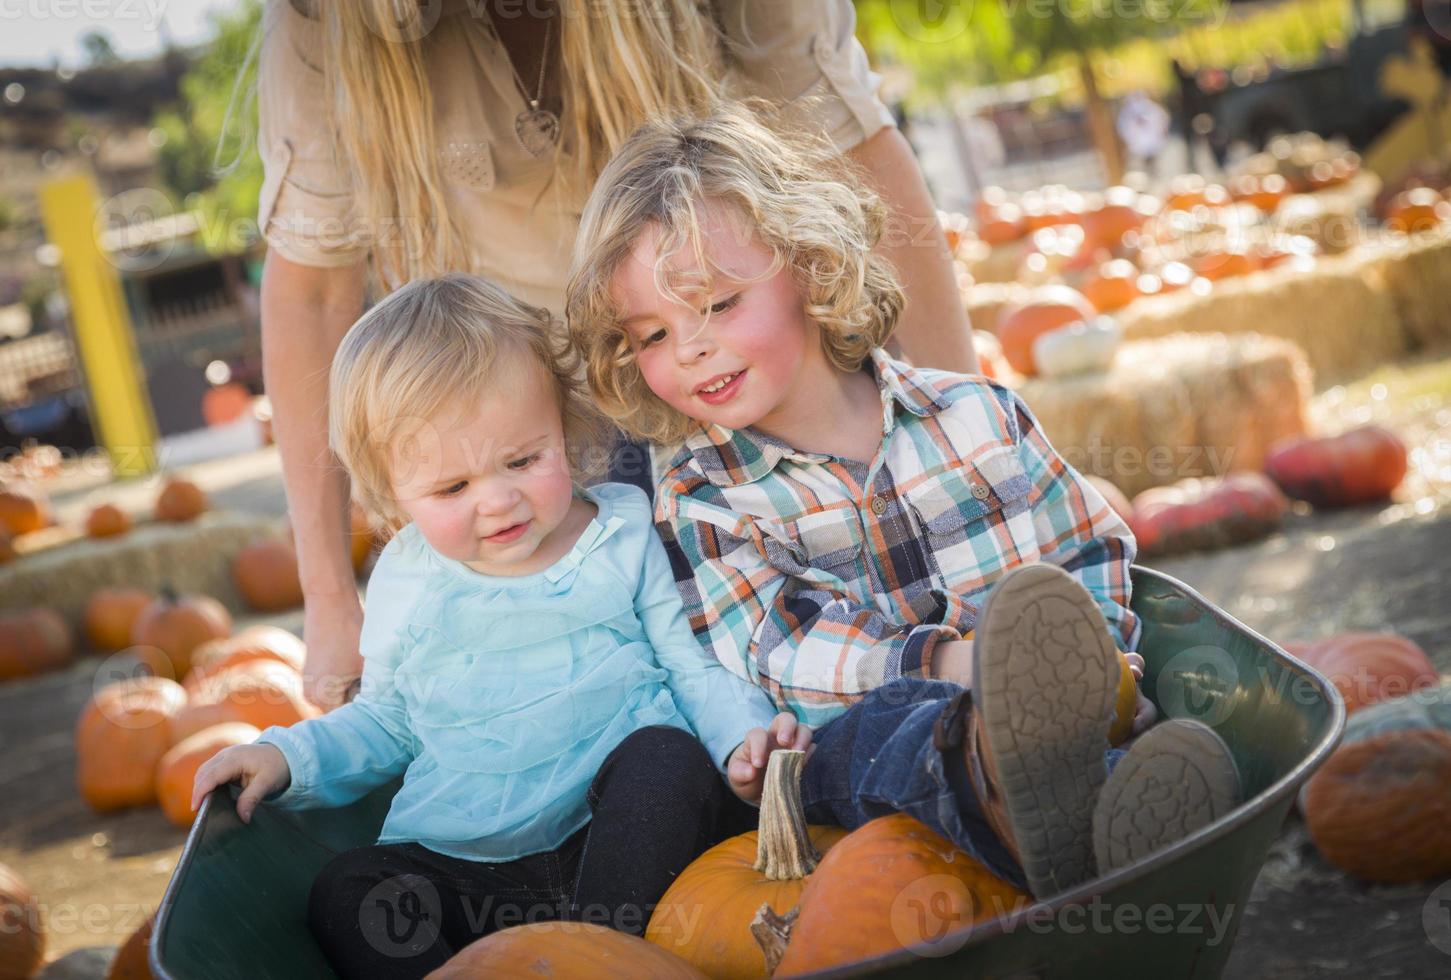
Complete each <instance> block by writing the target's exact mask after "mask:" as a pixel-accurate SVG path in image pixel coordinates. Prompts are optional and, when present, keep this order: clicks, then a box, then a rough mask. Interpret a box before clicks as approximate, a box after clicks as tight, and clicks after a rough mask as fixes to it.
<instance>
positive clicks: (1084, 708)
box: [967, 564, 1119, 898]
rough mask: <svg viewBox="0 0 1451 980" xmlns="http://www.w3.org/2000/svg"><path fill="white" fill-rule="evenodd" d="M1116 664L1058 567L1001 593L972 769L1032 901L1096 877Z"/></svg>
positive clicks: (1030, 572) (1083, 601)
mask: <svg viewBox="0 0 1451 980" xmlns="http://www.w3.org/2000/svg"><path fill="white" fill-rule="evenodd" d="M1118 674H1119V658H1118V656H1117V654H1116V650H1115V647H1114V643H1113V639H1112V637H1111V636H1110V635H1109V632H1108V625H1107V623H1106V622H1105V621H1104V618H1103V614H1102V613H1101V612H1100V611H1099V608H1098V605H1097V604H1096V603H1095V602H1094V600H1093V597H1092V596H1091V595H1090V594H1089V593H1088V590H1087V589H1085V588H1084V587H1083V586H1082V585H1081V584H1080V583H1079V582H1078V581H1077V580H1076V579H1074V578H1073V577H1072V576H1070V575H1069V574H1068V573H1067V572H1064V571H1063V570H1062V569H1060V568H1058V567H1057V566H1056V565H1048V564H1035V565H1025V566H1022V567H1021V568H1016V569H1014V570H1013V571H1011V572H1009V573H1008V574H1007V575H1005V576H1003V578H1002V579H1001V580H1000V581H999V582H998V583H997V584H996V585H995V586H994V588H993V590H992V591H991V592H990V593H989V594H988V598H987V601H986V602H985V603H984V604H983V608H982V614H981V615H980V616H979V617H978V624H977V629H976V632H975V652H974V656H973V681H972V701H973V708H974V710H973V712H972V724H971V728H970V729H969V731H970V734H971V736H972V742H973V743H974V744H973V745H972V746H971V749H970V751H969V752H968V753H967V760H968V765H969V770H970V772H971V774H972V776H973V782H974V785H975V787H976V789H977V792H978V796H979V798H980V799H981V800H982V802H983V806H984V810H985V811H986V813H987V816H988V820H989V822H990V823H991V824H992V825H993V829H994V830H995V831H996V832H997V833H998V836H999V837H1000V838H1002V839H1003V843H1004V844H1005V845H1007V847H1008V848H1009V849H1010V850H1012V851H1013V852H1014V854H1015V855H1016V857H1017V859H1018V863H1019V864H1020V865H1021V866H1022V868H1023V873H1024V875H1025V877H1026V879H1027V882H1028V888H1029V890H1030V891H1031V892H1032V893H1033V895H1034V897H1036V898H1048V897H1050V896H1052V895H1056V894H1058V893H1059V892H1062V891H1065V890H1067V889H1069V888H1071V887H1073V886H1074V885H1077V884H1080V883H1081V882H1084V881H1087V880H1089V879H1090V878H1092V877H1094V870H1095V866H1094V860H1093V836H1092V829H1093V807H1094V802H1095V801H1096V800H1097V799H1098V797H1099V790H1100V788H1101V787H1102V786H1103V783H1104V777H1105V766H1104V754H1105V752H1106V751H1107V749H1108V729H1109V721H1110V719H1111V718H1112V716H1113V710H1114V704H1115V700H1116V697H1117V692H1118Z"/></svg>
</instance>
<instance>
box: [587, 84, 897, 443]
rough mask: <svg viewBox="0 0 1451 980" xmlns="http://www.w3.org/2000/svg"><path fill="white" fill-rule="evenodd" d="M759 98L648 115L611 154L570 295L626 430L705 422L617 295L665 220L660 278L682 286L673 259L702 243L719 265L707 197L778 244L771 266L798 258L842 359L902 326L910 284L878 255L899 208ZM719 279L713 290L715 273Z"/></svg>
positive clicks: (858, 355) (590, 370) (802, 284)
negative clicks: (640, 343)
mask: <svg viewBox="0 0 1451 980" xmlns="http://www.w3.org/2000/svg"><path fill="white" fill-rule="evenodd" d="M753 108H755V106H754V105H750V106H748V105H745V104H739V103H738V104H734V105H725V106H722V107H720V108H718V109H716V110H715V111H713V112H711V113H710V114H709V115H706V116H695V117H685V118H677V119H673V120H666V121H659V122H651V123H647V124H645V125H644V126H641V127H640V128H639V129H637V130H636V131H635V132H634V134H633V135H631V137H630V138H629V139H628V140H626V141H625V143H624V145H622V146H621V147H620V149H619V151H618V152H617V153H616V154H615V156H614V158H613V159H611V160H610V162H609V163H608V164H606V165H605V168H604V170H603V171H602V172H601V174H600V179H599V182H598V183H597V184H596V185H595V189H594V192H593V193H592V194H591V195H590V197H589V201H588V202H587V203H586V204H585V208H584V214H583V216H582V217H581V219H580V229H579V238H578V240H577V241H576V244H575V251H574V262H573V266H572V268H571V269H570V275H569V285H568V291H567V296H566V305H565V310H566V319H567V321H568V323H569V329H570V334H571V336H572V337H573V338H574V342H575V345H576V346H577V347H578V348H579V352H580V356H581V357H582V359H583V360H584V364H585V370H586V374H587V377H588V379H589V385H590V389H591V390H592V391H593V392H594V396H595V402H596V404H597V405H598V406H599V408H600V409H601V410H602V411H603V412H604V413H605V414H607V415H609V416H610V417H611V418H613V419H614V420H615V421H616V422H617V423H619V425H620V426H621V427H622V428H624V429H625V430H626V431H628V432H630V433H631V434H632V435H635V436H637V437H639V438H642V439H647V440H650V441H652V442H656V443H664V444H671V443H678V442H680V441H681V440H682V439H684V438H685V436H686V435H687V434H688V433H689V432H690V431H691V429H692V428H693V427H695V426H696V425H697V423H695V422H694V421H692V420H691V419H689V418H687V417H686V416H684V415H682V414H681V413H679V412H677V411H675V410H674V409H672V408H670V407H669V406H668V405H666V404H665V402H664V401H663V400H662V399H660V398H659V397H658V396H656V395H655V393H654V392H652V391H651V390H650V388H649V386H648V385H647V384H646V383H645V379H644V377H643V376H642V375H641V373H640V370H639V367H638V365H637V364H636V361H635V356H634V354H635V351H634V348H633V346H632V344H631V339H630V336H629V334H628V332H627V331H626V330H625V328H624V327H623V325H622V323H621V320H622V317H623V315H624V311H622V310H620V309H619V308H618V305H617V304H616V303H615V301H614V298H613V296H612V294H611V282H612V280H613V278H614V275H615V273H616V271H617V270H618V269H619V267H620V265H621V263H622V262H624V260H625V259H626V258H627V257H628V256H629V255H630V253H631V251H632V250H633V249H634V247H635V244H636V242H637V241H638V240H639V238H640V235H641V234H642V233H643V232H644V231H645V230H646V229H647V228H648V227H650V226H652V225H654V226H657V227H658V228H659V231H660V244H659V247H658V255H659V259H658V261H657V263H656V266H655V280H656V283H657V288H658V289H659V290H660V291H661V294H662V295H666V296H671V297H673V298H677V299H678V298H679V297H678V295H677V294H676V293H675V292H674V291H673V290H672V288H671V287H670V286H669V285H668V283H667V278H666V272H665V266H666V265H667V263H668V261H669V259H670V258H671V257H672V256H673V255H674V253H676V252H678V251H680V250H681V249H683V248H690V249H692V250H693V253H694V256H695V258H696V260H697V264H698V266H699V268H701V269H702V270H704V271H706V273H707V275H708V274H710V271H711V270H710V266H709V263H708V262H707V259H706V256H705V254H704V249H703V244H702V240H701V227H700V225H701V217H702V211H703V206H704V205H705V204H706V203H707V202H719V203H721V204H724V205H725V206H727V207H729V208H731V209H732V210H734V211H735V212H737V213H738V214H739V215H740V216H741V217H743V218H744V219H745V220H746V222H747V223H748V226H749V227H750V228H751V229H752V230H754V232H755V233H756V235H757V237H758V238H759V240H760V241H761V242H762V244H764V245H765V246H767V247H768V248H769V249H770V250H771V251H772V252H773V253H774V255H775V262H774V263H773V266H772V268H771V270H770V271H769V272H767V273H766V275H768V276H769V275H774V274H775V273H776V272H777V271H779V270H780V269H781V268H782V267H787V268H789V269H790V270H791V273H792V276H793V279H794V281H795V282H796V284H797V286H798V288H799V289H800V290H801V294H802V297H803V301H804V310H805V312H806V315H807V316H808V317H809V318H810V319H811V320H813V321H814V322H815V323H816V324H817V325H818V326H820V328H821V345H822V348H823V349H824V350H825V352H826V355H827V357H828V358H829V359H830V360H831V363H832V364H834V365H835V366H836V367H837V368H839V369H840V370H842V371H856V370H859V369H860V368H861V366H862V364H863V363H864V362H865V361H866V360H867V358H868V357H869V355H870V353H871V350H872V348H874V347H879V346H881V345H882V344H883V343H884V342H885V341H886V340H887V338H888V337H889V336H890V335H891V333H892V330H893V328H894V327H895V326H896V323H897V319H898V317H899V316H900V314H901V311H902V305H903V296H902V288H901V285H900V283H899V281H898V279H897V276H896V273H895V272H894V270H893V269H892V267H891V265H890V264H889V263H888V262H887V261H886V260H885V259H883V258H882V257H880V256H878V255H875V254H873V253H872V249H873V247H874V246H875V245H876V244H877V241H878V239H879V238H880V237H881V235H882V232H883V230H884V228H885V227H886V220H887V210H886V207H885V205H884V204H883V203H882V202H881V200H880V199H879V198H878V197H877V196H876V195H875V194H874V193H872V192H871V191H870V190H868V189H867V188H866V187H865V185H864V184H863V182H862V180H861V178H860V176H859V175H858V174H857V173H856V172H855V171H853V170H852V169H850V167H849V166H848V165H847V164H846V162H845V161H844V160H842V158H841V156H840V154H838V153H837V152H836V151H835V150H834V149H833V148H832V147H831V146H830V144H829V143H827V142H826V141H825V140H820V139H810V138H806V137H802V136H799V135H793V136H787V135H786V134H783V133H779V132H776V131H774V130H773V129H771V128H770V127H768V126H767V125H766V124H765V123H764V122H763V121H762V120H761V118H760V117H759V116H757V115H756V114H755V113H754V112H753V111H752V109H753ZM705 288H707V289H708V288H709V285H708V284H706V285H705Z"/></svg>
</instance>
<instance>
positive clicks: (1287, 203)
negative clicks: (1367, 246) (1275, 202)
mask: <svg viewBox="0 0 1451 980" xmlns="http://www.w3.org/2000/svg"><path fill="white" fill-rule="evenodd" d="M1380 189H1381V181H1380V178H1379V177H1377V176H1376V175H1375V174H1373V173H1371V172H1370V171H1368V170H1362V171H1361V172H1360V173H1358V174H1356V175H1355V177H1353V178H1352V179H1351V180H1350V181H1349V182H1348V183H1345V184H1340V185H1338V186H1336V187H1328V188H1326V189H1325V190H1322V191H1315V192H1314V193H1311V194H1292V195H1291V196H1290V197H1288V198H1286V199H1285V200H1284V201H1283V202H1282V203H1281V204H1280V206H1279V208H1278V209H1277V210H1276V211H1275V214H1274V218H1273V223H1274V226H1275V228H1276V230H1278V231H1283V232H1288V233H1289V234H1292V235H1304V236H1306V237H1307V238H1309V239H1311V240H1313V241H1314V242H1315V243H1316V244H1317V245H1319V246H1320V249H1321V251H1323V252H1325V253H1327V254H1330V255H1336V254H1339V253H1341V252H1347V251H1349V250H1350V249H1352V248H1354V247H1355V246H1356V245H1358V244H1359V243H1360V242H1361V240H1362V239H1363V238H1364V234H1363V229H1362V226H1361V223H1360V216H1361V214H1363V213H1364V212H1366V211H1368V210H1370V207H1371V205H1372V204H1374V203H1375V199H1376V195H1378V194H1379V193H1380Z"/></svg>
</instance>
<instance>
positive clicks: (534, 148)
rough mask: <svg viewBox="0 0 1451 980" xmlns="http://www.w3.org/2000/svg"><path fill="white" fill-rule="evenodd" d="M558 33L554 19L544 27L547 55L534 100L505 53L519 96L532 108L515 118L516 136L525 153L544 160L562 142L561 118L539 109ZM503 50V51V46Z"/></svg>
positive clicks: (541, 67) (541, 60)
mask: <svg viewBox="0 0 1451 980" xmlns="http://www.w3.org/2000/svg"><path fill="white" fill-rule="evenodd" d="M553 31H554V19H553V18H552V17H551V18H550V19H549V20H548V21H546V22H545V24H544V52H543V53H542V54H541V55H540V56H539V82H538V84H537V85H536V86H535V88H534V98H532V99H531V98H529V90H528V89H526V88H525V87H524V80H523V79H522V78H520V77H519V70H518V69H517V68H515V67H514V59H513V58H510V57H509V52H508V51H507V50H505V51H504V57H505V58H507V59H508V61H509V70H510V71H511V72H513V73H514V84H516V85H518V86H519V94H520V95H522V96H523V97H524V101H525V102H527V103H528V104H529V107H528V108H527V109H525V110H524V111H523V112H521V113H519V115H517V116H515V117H514V132H515V133H517V134H518V136H519V142H520V143H521V144H522V145H523V147H524V149H526V150H528V151H529V154H530V156H536V157H537V156H543V155H544V154H545V153H548V152H549V151H550V150H551V149H553V148H554V144H555V143H557V142H558V141H559V117H558V116H556V115H555V114H554V113H552V112H550V111H549V110H548V109H541V108H539V100H540V99H542V98H543V97H544V71H545V69H546V68H547V67H548V66H549V40H550V38H551V37H552V35H553ZM500 47H503V45H502V44H501V45H500Z"/></svg>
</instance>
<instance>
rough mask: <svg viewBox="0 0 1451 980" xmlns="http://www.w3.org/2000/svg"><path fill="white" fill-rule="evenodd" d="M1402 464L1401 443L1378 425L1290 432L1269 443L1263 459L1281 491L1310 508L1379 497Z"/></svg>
mask: <svg viewBox="0 0 1451 980" xmlns="http://www.w3.org/2000/svg"><path fill="white" fill-rule="evenodd" d="M1407 467H1408V458H1407V454H1406V445H1405V443H1403V442H1401V440H1400V439H1399V438H1398V437H1397V436H1396V434H1395V433H1393V432H1391V431H1390V430H1388V429H1384V428H1381V427H1380V426H1378V425H1363V426H1360V427H1359V428H1355V429H1351V430H1349V431H1348V432H1342V433H1341V434H1340V435H1337V436H1329V437H1324V438H1319V439H1314V438H1309V437H1302V436H1294V437H1291V438H1289V439H1285V440H1282V441H1280V442H1277V443H1275V444H1274V445H1273V446H1271V447H1270V451H1269V453H1268V455H1267V456H1266V457H1265V472H1266V473H1267V474H1269V477H1270V479H1272V480H1274V481H1275V483H1277V484H1278V485H1279V487H1280V489H1281V490H1283V491H1284V492H1285V493H1286V494H1287V495H1288V496H1291V497H1294V498H1296V499H1297V500H1304V501H1306V502H1308V503H1310V504H1312V505H1314V506H1316V507H1354V506H1357V505H1359V504H1373V503H1376V502H1378V501H1382V500H1385V499H1386V498H1388V497H1389V496H1390V495H1391V494H1392V493H1393V492H1394V491H1395V489H1396V487H1398V486H1400V484H1401V480H1403V479H1405V476H1406V470H1407Z"/></svg>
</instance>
